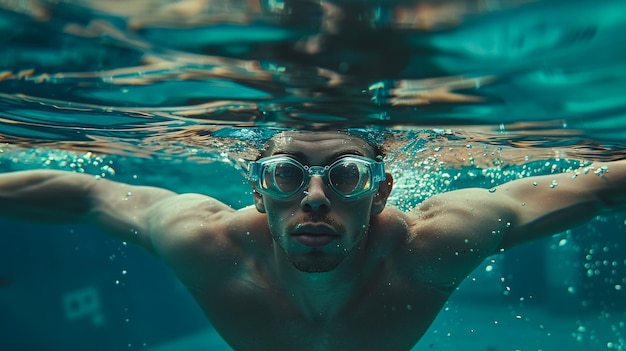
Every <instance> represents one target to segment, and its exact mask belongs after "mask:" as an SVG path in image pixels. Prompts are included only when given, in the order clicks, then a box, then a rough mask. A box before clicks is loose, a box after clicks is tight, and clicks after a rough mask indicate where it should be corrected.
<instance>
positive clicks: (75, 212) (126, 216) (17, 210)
mask: <svg viewBox="0 0 626 351" xmlns="http://www.w3.org/2000/svg"><path fill="white" fill-rule="evenodd" d="M200 206H201V207H202V208H203V210H204V211H205V212H204V213H205V214H206V215H210V213H216V212H220V211H222V210H231V209H230V208H228V207H227V206H226V205H224V204H222V203H220V202H219V201H216V200H214V199H212V198H210V197H207V196H204V195H198V194H185V195H178V194H176V193H174V192H172V191H169V190H166V189H161V188H156V187H147V186H133V185H129V184H123V183H118V182H114V181H110V180H106V179H99V178H96V177H94V176H91V175H86V174H80V173H70V172H63V171H54V170H35V171H21V172H14V173H5V174H0V217H4V218H9V219H19V220H27V221H30V222H42V223H77V222H89V223H94V224H97V225H98V226H99V227H101V228H102V229H103V230H104V231H105V232H107V233H108V234H110V235H112V236H114V237H116V238H118V239H120V240H123V241H126V242H129V243H134V244H138V245H140V246H143V247H145V248H147V249H148V250H149V251H152V252H154V251H155V248H154V247H153V245H154V240H153V238H151V235H152V234H154V232H156V231H158V230H161V231H167V228H160V227H159V226H163V225H167V223H169V222H171V221H169V222H168V218H171V217H174V216H176V215H178V216H181V217H185V215H186V214H187V215H190V212H194V213H196V211H191V210H192V209H193V208H198V207H200Z"/></svg>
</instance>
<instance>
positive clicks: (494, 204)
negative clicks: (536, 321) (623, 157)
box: [408, 161, 626, 284]
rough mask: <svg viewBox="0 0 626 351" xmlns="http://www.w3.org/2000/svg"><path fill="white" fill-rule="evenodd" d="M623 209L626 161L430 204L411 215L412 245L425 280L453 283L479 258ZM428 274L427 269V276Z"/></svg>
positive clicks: (443, 198)
mask: <svg viewBox="0 0 626 351" xmlns="http://www.w3.org/2000/svg"><path fill="white" fill-rule="evenodd" d="M623 209H626V161H618V162H610V163H597V164H593V165H592V166H590V167H583V168H581V169H579V170H577V171H575V172H568V173H562V174H557V175H546V176H538V177H529V178H524V179H519V180H515V181H512V182H508V183H505V184H502V185H500V186H497V187H496V188H494V189H477V188H472V189H462V190H457V191H452V192H448V193H444V194H440V195H436V196H433V197H431V198H430V199H428V200H426V201H424V202H423V203H422V204H421V205H419V206H418V207H417V208H415V209H414V210H413V211H412V212H411V213H410V214H409V216H410V220H409V221H408V222H409V223H411V225H410V227H411V230H410V232H411V237H410V238H409V245H410V246H411V247H413V248H414V250H413V252H419V255H417V257H419V259H421V260H422V261H423V263H422V265H421V266H422V267H429V268H428V269H425V270H422V272H421V274H423V275H424V276H425V277H426V278H427V279H428V280H430V281H432V282H435V283H441V284H450V283H451V282H452V283H453V284H455V283H456V282H458V281H460V280H462V279H463V278H464V277H465V276H466V275H467V274H469V273H470V272H471V271H472V270H473V269H474V268H475V267H476V265H478V264H479V263H480V262H481V261H482V260H483V259H485V258H486V257H488V256H490V255H492V254H494V253H496V252H499V251H500V250H501V249H508V248H511V247H514V246H516V245H519V244H522V243H524V242H528V241H531V240H535V239H539V238H541V237H545V236H549V235H552V234H556V233H559V232H561V231H563V230H565V229H568V228H571V227H573V226H576V225H578V224H581V223H583V222H585V221H587V220H590V219H592V218H593V217H594V216H597V215H598V214H601V213H606V212H609V211H619V210H623ZM431 268H432V270H431V271H429V269H431Z"/></svg>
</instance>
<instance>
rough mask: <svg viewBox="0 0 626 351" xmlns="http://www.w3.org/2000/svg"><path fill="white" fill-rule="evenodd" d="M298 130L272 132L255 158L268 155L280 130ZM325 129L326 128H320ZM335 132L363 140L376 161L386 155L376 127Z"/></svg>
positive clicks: (380, 134)
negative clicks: (371, 150)
mask: <svg viewBox="0 0 626 351" xmlns="http://www.w3.org/2000/svg"><path fill="white" fill-rule="evenodd" d="M291 131H298V130H297V129H286V130H279V131H277V132H276V133H274V134H272V136H271V137H270V138H269V139H267V140H266V141H265V143H264V145H263V146H262V147H261V150H260V153H259V156H258V157H257V160H258V159H260V158H263V157H267V156H270V154H269V152H271V150H272V149H273V145H274V141H275V140H276V139H275V137H276V136H277V135H279V134H280V133H282V132H291ZM320 131H327V130H320ZM337 132H339V133H344V134H346V135H349V136H354V137H357V138H359V139H361V140H363V141H365V142H366V143H367V144H368V145H369V146H371V147H372V149H373V150H374V155H375V158H376V160H377V161H382V160H383V159H384V158H385V156H386V150H385V148H384V146H383V145H384V142H385V139H386V136H385V133H384V132H383V131H380V130H376V129H365V128H344V129H338V130H337Z"/></svg>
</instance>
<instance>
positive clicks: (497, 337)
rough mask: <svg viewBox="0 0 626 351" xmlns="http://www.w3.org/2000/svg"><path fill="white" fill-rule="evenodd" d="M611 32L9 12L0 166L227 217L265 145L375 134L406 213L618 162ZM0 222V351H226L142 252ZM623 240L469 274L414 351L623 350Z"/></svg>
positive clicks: (549, 20) (486, 16)
mask: <svg viewBox="0 0 626 351" xmlns="http://www.w3.org/2000/svg"><path fill="white" fill-rule="evenodd" d="M625 20H626V3H625V2H623V1H602V2H596V1H556V0H554V1H534V2H526V1H513V0H507V1H504V0H503V1H466V2H461V1H451V0H449V1H436V2H428V1H400V0H398V1H380V2H371V1H368V2H358V1H337V2H335V4H334V5H333V4H330V3H322V4H320V3H319V2H313V1H311V2H304V1H278V0H274V1H272V0H267V1H261V2H260V3H259V2H256V1H219V2H218V1H209V0H202V1H201V0H197V1H189V0H188V1H178V2H177V1H166V0H152V1H147V0H146V1H106V2H97V1H89V0H82V1H69V0H67V1H35V0H32V1H12V0H9V1H3V2H0V29H1V33H3V35H2V37H0V42H1V43H2V46H1V49H0V171H2V172H8V171H13V170H19V169H32V168H41V167H44V168H52V169H64V170H72V171H77V172H86V173H90V174H94V175H99V176H101V177H106V178H110V179H114V180H118V181H124V182H129V183H133V184H147V185H156V186H161V187H165V188H169V189H172V190H176V191H179V192H199V193H205V194H209V195H211V196H214V197H216V198H218V199H219V200H222V201H224V202H226V203H228V204H229V205H231V206H233V207H236V208H239V207H243V206H247V205H249V204H251V200H252V199H251V194H250V190H249V186H248V184H247V181H246V180H245V179H244V177H243V172H244V169H245V166H246V161H247V160H249V159H251V158H254V157H256V152H257V148H258V147H259V146H260V145H261V144H262V140H263V139H264V138H266V137H267V136H268V135H269V134H271V132H272V131H274V130H276V129H278V128H316V129H319V128H339V127H347V126H349V127H362V128H371V129H376V130H378V131H384V132H385V133H387V138H388V140H387V145H388V152H389V154H388V160H387V161H388V167H389V169H390V170H391V171H392V173H394V176H395V178H396V179H397V180H396V183H397V184H396V185H395V190H394V193H393V194H392V198H391V201H392V203H393V204H395V205H397V206H399V207H401V208H410V207H412V206H414V205H415V204H417V203H419V202H420V201H421V200H423V199H425V198H427V197H428V196H430V195H433V194H436V193H439V192H443V191H446V190H452V189H457V188H462V187H467V186H481V187H491V186H493V185H494V184H498V183H501V182H504V181H507V180H511V179H515V178H518V177H520V176H529V175H536V174H548V173H552V172H561V171H563V170H567V169H569V168H571V167H576V166H577V165H579V164H580V163H585V162H590V161H595V160H612V159H619V158H623V157H624V156H625V152H624V150H625V149H626V148H625V145H626V113H625V112H626V94H624V91H625V89H624V87H625V86H626V60H625V58H626V37H625V36H624V35H623V33H624V32H626V31H625V30H626V21H625ZM2 223H3V224H2V226H1V228H2V232H3V235H2V236H0V326H1V328H0V349H3V350H4V349H7V350H39V349H59V350H85V349H90V350H120V349H151V350H197V349H210V350H218V349H227V348H226V346H225V344H224V343H223V342H222V341H221V339H220V338H219V336H217V335H215V333H214V332H213V331H212V328H211V326H210V324H209V323H208V321H206V319H205V318H204V317H203V316H202V313H201V312H200V311H199V310H198V308H197V307H196V306H195V305H194V302H193V301H192V300H191V299H190V297H189V296H188V295H187V293H186V291H185V290H184V289H183V288H182V286H180V285H179V283H178V282H177V281H176V280H175V279H174V277H173V276H172V274H171V273H170V272H169V271H168V270H167V268H166V267H164V266H163V265H162V264H161V263H160V262H158V261H156V260H154V259H153V258H152V257H150V256H148V255H146V254H145V253H144V252H142V251H141V250H137V249H136V248H133V247H129V246H126V245H124V244H123V243H119V242H116V241H114V240H110V239H107V238H103V237H102V235H101V234H100V233H98V232H96V231H94V230H93V228H90V227H87V226H55V227H52V228H51V227H43V226H38V225H34V224H30V223H13V222H2ZM6 233H8V234H6ZM624 233H626V216H624V215H615V216H608V217H602V218H597V219H595V220H594V221H592V222H590V223H589V224H586V225H583V226H581V227H577V228H573V229H572V230H571V231H568V232H565V233H562V234H560V235H558V236H555V237H554V238H549V239H545V240H542V241H540V242H537V243H533V244H530V245H527V246H524V247H520V248H519V249H516V250H512V251H511V252H507V253H506V254H503V255H500V256H497V257H493V258H492V259H490V260H487V261H485V262H484V263H483V264H482V265H481V266H479V267H478V268H477V270H476V271H475V272H474V273H473V274H472V275H471V276H470V277H469V278H468V279H467V280H466V281H465V283H464V284H463V285H462V286H461V287H460V289H459V291H457V292H456V293H455V295H454V296H453V299H452V300H451V301H450V302H449V304H448V305H447V307H446V308H445V309H444V310H443V311H442V312H441V314H440V316H439V318H438V319H437V320H436V322H435V323H434V324H433V326H432V327H431V329H430V330H429V332H428V333H427V334H426V335H425V336H424V338H423V339H422V341H421V342H420V343H419V344H418V345H417V346H416V348H415V349H416V350H461V349H463V350H517V349H519V350H563V349H566V350H612V349H618V350H619V349H624V348H625V347H626V342H625V341H624V338H625V337H624V334H625V333H626V326H625V325H624V324H625V323H626V318H624V311H625V307H626V302H625V301H626V296H625V293H624V289H623V288H622V286H625V285H626V260H625V259H626V255H625V254H624V245H626V242H625V241H626V239H625V237H624ZM85 299H87V300H85ZM76 301H83V302H84V301H89V303H82V304H81V303H78V305H76V304H77V302H76ZM76 306H78V307H76ZM81 306H82V308H81ZM34 336H37V337H34ZM242 337H245V335H242ZM390 345H393V341H392V340H390Z"/></svg>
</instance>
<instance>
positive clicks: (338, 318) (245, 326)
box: [194, 280, 447, 351]
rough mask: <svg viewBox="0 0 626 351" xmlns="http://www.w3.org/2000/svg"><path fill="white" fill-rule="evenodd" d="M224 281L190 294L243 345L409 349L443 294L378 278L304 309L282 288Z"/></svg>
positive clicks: (234, 342) (237, 346)
mask: <svg viewBox="0 0 626 351" xmlns="http://www.w3.org/2000/svg"><path fill="white" fill-rule="evenodd" d="M229 285H230V286H228V287H224V288H223V289H219V291H202V292H195V293H194V295H195V296H196V299H197V300H198V302H199V304H200V305H201V306H202V308H203V309H204V311H205V313H206V314H207V316H208V317H209V319H210V320H211V322H212V324H213V325H214V326H215V328H216V329H217V331H218V332H219V333H220V334H221V335H222V337H223V338H224V340H226V341H227V342H228V343H229V344H230V345H231V346H232V347H233V348H234V349H235V350H244V351H245V350H294V349H298V350H303V351H307V350H310V351H322V350H409V349H411V347H413V346H414V345H415V344H416V343H417V342H418V340H419V339H420V338H421V336H422V335H423V334H424V333H425V332H426V330H427V329H428V327H429V326H430V324H431V323H432V321H433V320H434V318H435V317H436V315H437V313H438V312H439V310H440V309H441V307H442V306H443V304H444V303H445V301H446V299H447V295H445V294H442V293H440V292H436V291H434V290H431V289H429V288H427V287H423V286H419V285H415V284H410V283H407V282H403V281H397V280H396V281H380V282H376V283H375V284H373V285H371V286H368V287H367V289H364V290H362V291H360V292H359V293H357V294H355V295H354V296H353V298H351V299H350V301H349V302H348V303H347V304H345V305H344V306H342V308H341V310H340V311H338V312H337V313H332V314H331V313H327V312H326V310H324V309H323V308H322V309H320V308H318V309H317V310H313V311H312V310H308V309H307V307H306V304H302V303H298V301H294V297H293V296H289V293H288V292H285V291H281V290H277V289H273V288H259V287H251V286H249V285H244V284H238V283H237V282H235V283H233V284H229ZM330 303H332V299H331V302H330ZM330 310H331V309H329V311H330Z"/></svg>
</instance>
